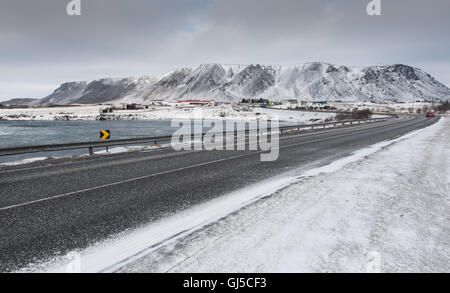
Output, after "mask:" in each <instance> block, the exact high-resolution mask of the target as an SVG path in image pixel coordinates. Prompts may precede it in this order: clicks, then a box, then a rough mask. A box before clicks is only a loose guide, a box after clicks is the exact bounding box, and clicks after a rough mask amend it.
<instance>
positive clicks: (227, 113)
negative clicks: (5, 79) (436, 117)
mask: <svg viewBox="0 0 450 293" xmlns="http://www.w3.org/2000/svg"><path fill="white" fill-rule="evenodd" d="M106 108H109V107H108V106H98V105H97V106H81V107H54V108H29V109H0V120H67V119H69V120H96V119H97V118H98V116H99V115H100V112H101V110H103V109H106ZM201 109H202V110H203V118H204V119H206V120H223V119H230V120H255V119H258V118H259V117H260V115H262V114H266V115H267V117H268V118H269V119H270V118H277V117H278V119H280V121H285V122H286V121H288V122H295V123H309V122H320V121H324V120H325V119H327V118H333V117H335V114H334V113H317V112H293V111H282V110H272V109H264V108H253V107H247V106H235V105H220V106H210V107H201ZM194 110H195V108H194V107H184V108H178V107H171V106H153V107H152V106H150V108H149V109H145V110H117V111H114V113H109V114H105V117H107V118H108V119H110V120H170V119H192V118H193V111H194Z"/></svg>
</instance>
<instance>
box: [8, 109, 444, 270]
mask: <svg viewBox="0 0 450 293" xmlns="http://www.w3.org/2000/svg"><path fill="white" fill-rule="evenodd" d="M435 121H437V119H425V118H424V117H422V116H420V117H418V116H416V117H409V118H402V119H397V120H390V121H387V122H378V123H375V124H364V125H363V124H362V125H358V126H349V127H340V128H336V129H325V130H315V131H312V132H302V133H289V134H284V135H282V136H281V139H280V155H279V158H278V160H276V161H274V162H261V160H260V152H257V151H183V152H175V151H173V150H171V149H158V150H153V151H141V152H132V153H124V154H116V155H109V156H94V157H92V158H89V159H86V158H83V159H73V160H70V161H69V160H62V161H61V160H60V161H53V162H45V164H43V163H36V164H31V165H27V166H20V167H13V168H11V167H10V168H3V169H0V271H14V270H17V269H19V268H21V267H25V266H26V265H28V264H30V263H33V262H39V261H41V260H45V259H48V258H51V257H53V256H60V255H64V254H65V253H67V252H68V251H70V250H73V249H82V248H84V247H86V246H88V245H90V244H92V243H95V242H96V241H99V240H103V239H105V238H107V237H109V236H112V235H114V234H116V233H120V232H123V231H125V230H127V229H132V228H135V227H138V226H139V225H142V224H145V223H149V222H151V221H154V220H157V219H160V218H162V217H165V216H168V215H171V214H174V213H176V212H178V211H180V210H182V209H185V208H188V207H190V206H192V205H195V204H198V203H202V202H204V201H207V200H209V199H212V198H216V197H219V196H221V195H223V194H225V193H227V192H230V191H233V190H237V189H239V188H242V187H245V186H247V185H249V184H252V183H256V182H259V181H261V180H264V179H267V178H270V177H273V176H277V175H280V174H283V173H284V172H287V171H290V170H293V169H298V168H302V167H303V168H307V167H313V166H318V165H323V164H325V163H327V162H329V161H332V160H335V159H337V158H339V157H342V156H345V155H348V154H350V153H351V152H353V151H354V150H357V149H360V148H362V147H365V146H368V145H371V144H374V143H377V142H379V141H383V140H386V139H393V138H396V137H399V136H401V135H403V134H405V133H407V132H410V131H412V130H415V129H419V128H423V127H425V126H428V125H430V124H432V123H434V122H435Z"/></svg>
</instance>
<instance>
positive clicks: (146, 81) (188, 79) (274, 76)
mask: <svg viewBox="0 0 450 293" xmlns="http://www.w3.org/2000/svg"><path fill="white" fill-rule="evenodd" d="M242 98H267V99H272V100H274V101H277V100H285V99H291V98H295V99H298V100H329V101H337V100H339V101H374V102H384V101H398V102H409V101H412V100H415V101H417V100H426V101H428V100H435V101H439V100H449V99H450V89H449V88H448V87H446V86H445V85H443V84H441V83H439V82H438V81H437V80H435V79H434V78H433V77H431V76H430V75H429V74H428V73H426V72H424V71H423V70H421V69H419V68H413V67H410V66H407V65H400V64H398V65H385V66H370V67H348V66H337V65H332V64H328V63H317V62H316V63H307V64H303V65H297V66H271V65H259V64H258V65H221V64H203V65H200V66H198V67H184V68H180V69H177V70H174V71H172V72H170V73H168V74H166V75H164V76H162V77H148V76H145V77H140V78H123V79H100V80H95V81H92V82H85V81H83V82H71V83H65V84H63V85H61V87H59V88H58V89H56V90H55V91H54V92H53V93H52V94H51V95H49V96H48V97H45V98H43V99H41V100H40V101H39V102H38V103H39V104H70V103H80V104H93V103H106V102H112V103H131V102H134V103H148V102H150V101H151V100H166V101H173V100H179V99H213V100H216V101H240V100H241V99H242Z"/></svg>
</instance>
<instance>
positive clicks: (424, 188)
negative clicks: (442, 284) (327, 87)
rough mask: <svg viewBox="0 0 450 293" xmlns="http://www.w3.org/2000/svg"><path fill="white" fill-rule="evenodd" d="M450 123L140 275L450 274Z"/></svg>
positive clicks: (170, 249)
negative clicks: (152, 273) (194, 273)
mask: <svg viewBox="0 0 450 293" xmlns="http://www.w3.org/2000/svg"><path fill="white" fill-rule="evenodd" d="M449 128H450V119H449V118H443V119H441V121H440V122H438V123H437V124H435V125H433V126H431V127H428V128H426V129H423V130H419V131H416V132H414V133H412V134H409V135H407V136H405V137H403V138H401V139H399V140H397V141H395V142H393V143H390V144H389V143H388V144H386V145H385V146H384V147H383V148H382V149H380V150H379V151H377V152H375V153H372V154H369V155H367V156H363V157H361V158H359V159H358V160H355V161H353V162H350V163H348V164H346V165H344V166H343V168H341V169H340V170H334V171H332V172H324V173H320V174H314V173H310V174H309V175H310V176H305V177H304V178H302V179H301V180H300V181H299V182H297V183H295V184H292V185H289V186H288V187H285V188H283V189H282V190H280V191H278V192H276V193H274V194H272V195H271V196H269V197H265V198H263V199H260V200H258V201H256V202H254V203H252V204H250V205H248V206H246V207H244V208H242V209H240V210H238V211H237V212H234V213H232V214H230V215H228V216H226V217H225V218H222V219H221V220H219V221H216V222H214V223H212V224H210V225H208V226H206V227H204V228H202V229H200V230H197V231H196V232H193V233H192V234H190V235H188V236H186V237H184V238H181V239H178V240H176V241H170V242H168V243H167V244H166V245H163V246H161V247H159V248H158V249H156V250H155V251H152V252H151V253H150V254H148V255H146V256H145V257H143V258H140V259H138V260H136V261H134V262H132V263H129V264H127V265H126V266H125V267H123V268H122V269H121V271H132V272H367V271H369V272H377V271H381V272H449V271H450V135H449V131H448V129H449Z"/></svg>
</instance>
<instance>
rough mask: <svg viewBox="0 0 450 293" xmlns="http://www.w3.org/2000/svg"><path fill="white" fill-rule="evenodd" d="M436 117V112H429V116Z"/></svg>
mask: <svg viewBox="0 0 450 293" xmlns="http://www.w3.org/2000/svg"><path fill="white" fill-rule="evenodd" d="M434 117H436V114H434V112H427V118H434Z"/></svg>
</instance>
